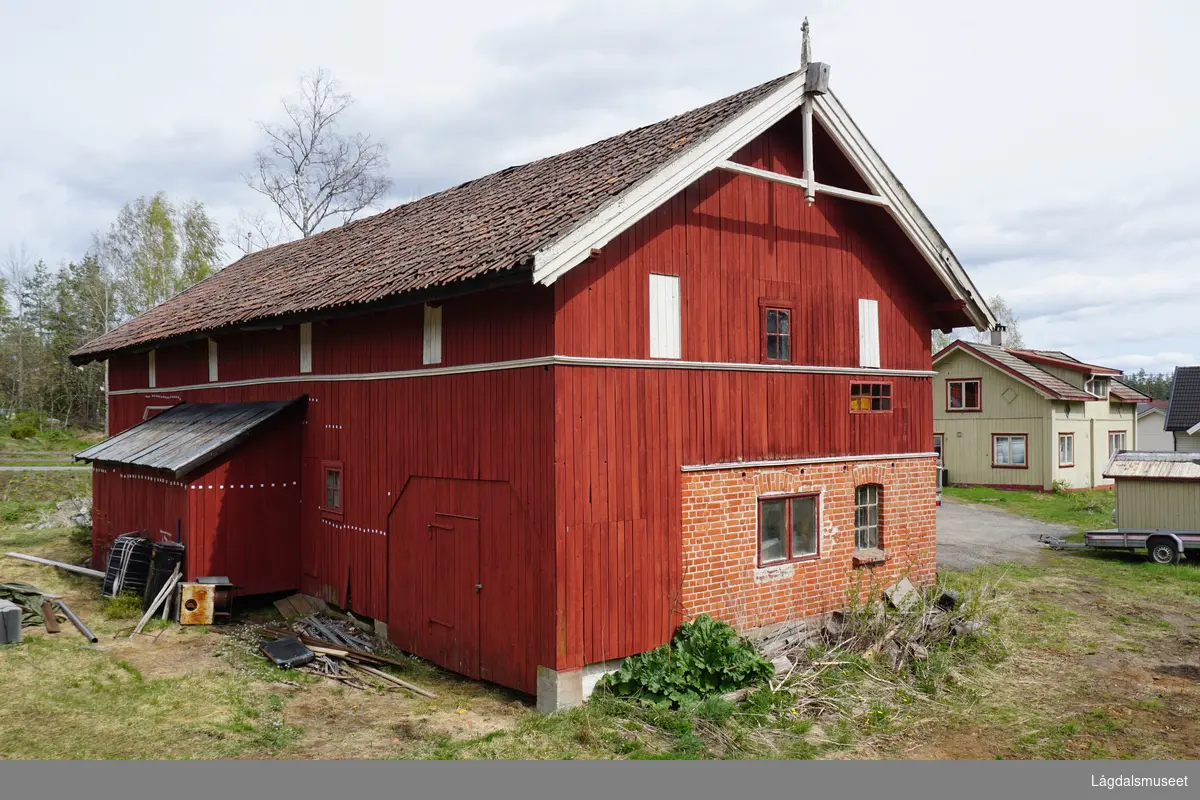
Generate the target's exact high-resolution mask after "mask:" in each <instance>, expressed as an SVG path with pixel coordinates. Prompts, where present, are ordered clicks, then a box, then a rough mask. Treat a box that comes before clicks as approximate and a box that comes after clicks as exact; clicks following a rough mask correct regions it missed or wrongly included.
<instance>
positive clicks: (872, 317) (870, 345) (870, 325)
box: [858, 298, 879, 368]
mask: <svg viewBox="0 0 1200 800" xmlns="http://www.w3.org/2000/svg"><path fill="white" fill-rule="evenodd" d="M858 365H859V366H860V367H876V368H877V367H878V366H879V301H878V300H868V299H866V298H863V299H860V300H859V301H858Z"/></svg>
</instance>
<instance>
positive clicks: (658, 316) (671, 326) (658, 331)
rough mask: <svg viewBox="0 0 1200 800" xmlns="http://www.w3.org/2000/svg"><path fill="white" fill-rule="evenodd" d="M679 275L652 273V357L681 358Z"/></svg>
mask: <svg viewBox="0 0 1200 800" xmlns="http://www.w3.org/2000/svg"><path fill="white" fill-rule="evenodd" d="M681 338H682V336H681V332H680V314H679V276H678V275H657V274H653V273H652V274H651V275H650V357H651V358H681V357H682V355H681V353H682V347H681Z"/></svg>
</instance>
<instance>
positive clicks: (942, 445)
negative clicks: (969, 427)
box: [933, 433, 946, 466]
mask: <svg viewBox="0 0 1200 800" xmlns="http://www.w3.org/2000/svg"><path fill="white" fill-rule="evenodd" d="M933 452H935V453H937V460H938V466H942V465H943V464H945V463H946V434H944V433H935V434H934V435H933Z"/></svg>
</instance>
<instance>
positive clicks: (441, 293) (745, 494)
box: [72, 63, 994, 708]
mask: <svg viewBox="0 0 1200 800" xmlns="http://www.w3.org/2000/svg"><path fill="white" fill-rule="evenodd" d="M828 74H829V73H828V68H827V67H825V66H823V65H820V64H815V63H814V64H812V65H810V66H809V67H808V68H807V69H803V70H801V71H799V72H797V73H794V74H791V75H786V76H784V77H781V78H778V79H776V80H772V81H769V82H767V83H764V84H762V85H760V86H756V87H754V88H752V89H749V90H746V91H743V92H739V93H738V94H735V95H732V96H730V97H726V98H724V99H722V100H718V101H716V102H714V103H712V104H710V105H707V106H704V107H702V108H698V109H695V110H692V111H688V112H686V113H683V114H680V115H679V116H676V117H672V118H671V119H668V120H665V121H662V122H658V123H656V124H653V125H649V126H646V127H643V128H639V129H636V130H633V131H629V132H627V133H623V134H620V135H618V136H614V137H612V138H610V139H605V140H604V141H601V142H597V143H595V144H592V145H589V146H586V147H582V148H579V149H577V150H572V151H570V152H567V153H562V154H560V155H557V156H552V157H550V158H545V159H542V160H540V161H535V162H532V163H529V164H525V165H522V166H517V167H511V168H509V169H505V170H502V171H500V172H497V173H495V174H492V175H489V176H486V177H483V178H479V179H478V180H474V181H471V182H469V183H465V184H462V185H460V186H455V187H453V188H451V189H447V190H446V191H443V192H440V193H438V194H434V195H431V196H428V197H425V198H422V199H420V200H417V201H414V202H411V203H407V204H405V205H402V206H399V207H397V208H394V209H392V210H390V211H387V212H385V213H382V214H379V215H377V216H374V217H371V218H368V219H363V220H360V221H356V222H352V223H350V224H347V225H344V226H342V227H339V228H334V229H332V230H328V231H326V232H324V233H321V234H319V235H316V236H313V237H311V238H308V239H304V240H301V241H296V242H291V243H289V244H285V245H281V246H278V247H274V248H271V249H267V250H263V251H261V252H257V253H253V254H251V255H248V256H246V257H244V258H242V259H241V260H239V261H237V262H236V263H234V264H232V265H230V266H229V267H227V268H226V269H225V270H223V271H221V272H219V273H217V274H216V275H214V276H212V277H210V278H208V279H207V280H205V281H204V282H202V283H200V284H199V285H197V286H196V287H194V288H192V289H190V290H188V291H187V292H184V293H183V294H180V295H179V296H177V297H174V298H172V299H170V300H169V301H167V302H166V303H164V304H163V305H161V306H159V307H158V308H155V309H153V310H151V311H149V312H147V313H146V314H143V315H142V316H140V317H138V318H136V319H134V320H131V321H129V322H127V323H125V324H124V325H121V326H120V327H118V328H117V329H115V330H113V331H111V332H110V333H108V334H106V335H104V336H103V337H101V338H100V339H98V340H96V341H94V342H91V343H90V344H88V345H86V346H84V347H82V348H80V349H79V350H78V351H76V352H75V353H74V354H73V355H72V359H73V360H74V361H75V362H76V363H83V362H87V361H91V360H95V359H107V360H108V363H109V411H110V416H109V419H110V426H111V430H112V431H113V432H114V433H118V434H119V433H120V432H121V431H124V430H126V429H128V428H130V427H132V426H134V425H137V424H138V423H140V422H142V420H143V419H144V418H145V417H146V415H147V414H148V413H152V412H153V411H154V410H156V409H159V408H161V407H162V406H172V405H174V404H178V403H184V404H187V405H192V404H204V405H206V406H209V407H210V408H216V409H220V408H223V407H225V404H230V403H238V404H242V403H256V404H263V403H278V402H284V401H288V402H291V401H296V402H297V406H298V409H297V412H296V413H297V415H298V416H299V417H300V419H299V421H298V422H297V423H296V424H295V427H292V428H287V427H286V423H285V422H284V423H282V424H284V425H285V427H281V428H279V429H278V431H292V432H296V434H295V436H296V438H295V439H294V440H292V439H289V440H288V441H287V442H281V443H279V444H278V445H277V444H275V443H272V442H271V441H269V440H268V439H267V438H266V437H268V436H269V435H271V434H269V433H266V432H264V433H261V434H259V435H257V436H250V437H249V438H247V440H246V441H245V443H244V444H243V445H241V446H240V447H239V448H235V449H233V450H230V451H227V452H226V453H225V454H223V456H222V459H223V460H221V461H220V462H219V464H218V465H217V466H214V467H213V469H214V470H217V471H219V470H226V471H227V473H226V474H227V475H229V476H234V475H236V476H237V477H236V478H235V477H228V478H227V479H222V478H219V477H216V476H215V475H214V477H212V478H211V480H210V479H209V478H208V477H204V478H202V479H201V478H194V479H193V478H187V479H186V480H185V479H183V478H179V477H173V476H172V474H171V473H169V472H163V471H161V470H159V471H155V470H154V468H153V467H152V466H137V465H136V464H134V465H129V466H122V465H121V463H120V462H119V461H118V462H117V463H105V462H104V460H103V459H102V458H98V463H99V464H100V465H101V466H102V467H103V469H102V470H98V471H97V473H96V520H97V523H96V524H97V530H96V537H97V542H98V543H99V542H102V541H106V537H108V536H109V535H111V534H113V533H116V532H118V531H119V530H120V529H122V528H129V529H134V528H138V529H150V530H164V531H168V532H170V531H173V530H175V529H177V528H178V527H180V526H183V528H184V529H185V530H186V531H188V532H189V533H190V532H192V531H201V530H210V531H211V530H213V528H211V527H209V528H207V529H205V528H203V526H204V525H211V523H210V522H208V521H207V520H208V517H205V516H204V515H207V514H213V513H215V514H217V515H218V516H220V515H224V514H226V513H229V514H230V516H229V517H228V518H227V520H223V522H225V523H226V524H224V527H222V528H220V530H221V531H222V532H221V533H220V534H219V535H217V536H216V538H204V537H203V536H200V538H198V539H197V541H203V542H206V543H207V544H204V545H203V546H204V547H211V548H212V549H211V550H205V551H203V554H202V555H201V556H200V558H201V559H202V565H201V566H197V565H196V564H195V563H194V562H193V563H191V564H190V565H189V568H188V569H189V575H192V574H194V573H195V572H196V571H197V570H199V571H208V570H209V569H210V566H209V565H210V564H211V565H213V566H212V569H217V568H218V567H217V565H220V567H219V569H220V570H221V571H224V572H227V573H228V575H229V577H230V578H231V579H232V580H233V581H234V582H235V583H238V584H241V585H245V586H253V587H255V588H261V589H266V588H268V587H270V588H280V589H282V588H292V587H294V588H299V589H300V590H302V591H304V592H307V593H310V594H312V595H316V596H319V597H321V598H324V599H325V600H327V601H329V602H330V603H333V604H335V605H337V606H341V607H344V608H349V609H352V610H353V611H354V612H355V613H357V614H362V615H365V616H367V617H372V618H374V619H376V620H378V621H379V624H380V625H381V626H386V630H387V634H388V636H389V637H390V638H391V640H392V641H394V642H396V643H397V644H398V645H399V646H400V647H402V648H404V649H405V650H408V651H411V652H413V653H416V654H419V655H421V656H424V657H426V658H429V659H431V660H433V661H435V662H437V663H439V664H442V665H444V666H446V667H448V668H450V669H452V670H455V671H457V672H460V673H462V674H465V675H469V676H472V677H476V678H482V679H486V680H489V681H494V682H497V683H500V684H504V685H506V686H511V687H515V688H517V689H519V690H522V691H525V692H530V693H533V692H535V691H536V692H537V693H538V695H539V705H540V706H541V707H543V708H553V707H556V706H558V705H562V704H565V703H570V702H577V701H578V700H579V699H580V698H581V697H582V696H584V695H585V694H586V692H587V691H588V689H589V687H590V686H591V684H592V683H594V680H595V677H596V676H597V675H598V674H599V673H600V672H601V671H602V670H603V669H606V668H611V666H612V663H613V662H614V660H616V659H620V658H622V657H624V656H627V655H630V654H632V653H638V652H641V651H645V650H648V649H650V648H653V647H655V646H656V645H659V644H661V643H663V642H664V641H666V640H667V639H668V638H669V637H670V635H671V633H672V631H673V629H674V628H675V626H676V625H677V624H678V623H679V621H680V620H681V619H684V618H687V617H690V616H692V615H695V614H698V613H701V612H708V613H711V614H714V615H716V616H718V617H722V618H724V619H727V620H730V621H731V622H733V623H735V624H737V625H739V626H741V627H743V628H753V627H756V626H762V625H767V624H772V623H776V622H780V621H783V620H787V619H791V618H796V617H803V616H807V615H811V614H817V613H820V612H824V611H828V610H830V609H834V608H837V607H838V606H840V605H842V604H843V603H844V601H845V598H846V591H847V588H848V587H849V586H851V585H859V586H864V587H865V586H870V585H880V584H883V583H890V582H891V581H893V580H895V579H896V578H897V577H899V576H900V575H902V574H908V575H909V576H910V577H911V578H913V579H914V580H916V581H929V580H931V579H932V578H933V574H934V566H935V563H934V542H935V534H934V528H935V522H934V505H935V456H934V454H933V452H932V436H933V430H932V419H931V413H930V409H931V408H932V399H931V384H932V375H933V373H932V371H931V354H930V335H929V333H930V329H931V328H950V327H952V326H963V325H975V326H977V327H980V328H983V327H987V326H989V325H991V324H993V322H994V320H993V319H992V317H991V314H990V312H989V310H988V309H987V307H986V305H985V304H984V303H983V302H982V301H981V299H980V297H979V294H978V292H977V291H976V289H975V288H974V286H973V285H972V283H971V281H970V279H969V278H968V277H967V275H966V274H965V272H964V271H963V269H962V267H961V266H960V265H959V263H958V261H957V260H956V259H955V257H954V255H953V253H952V252H951V251H950V249H949V247H947V245H946V243H945V241H943V239H942V238H941V237H940V236H939V235H938V233H937V231H936V230H935V229H934V228H933V226H932V224H931V223H930V222H929V220H928V219H927V218H926V217H925V215H924V214H923V213H922V212H921V210H920V209H919V208H918V207H917V206H916V204H915V203H914V202H913V200H912V198H911V197H910V196H909V195H908V193H907V192H906V191H905V189H904V187H903V186H902V185H901V184H900V182H899V181H898V180H897V179H896V177H895V176H894V175H893V174H892V173H891V171H890V170H889V169H888V167H887V166H886V164H884V162H883V160H882V159H881V158H880V157H879V155H878V154H877V153H876V152H875V150H874V149H873V148H872V147H871V145H870V144H869V143H868V142H867V140H866V138H865V137H864V136H863V134H862V133H861V131H859V129H858V127H857V126H856V125H855V124H854V121H853V120H852V119H851V118H850V116H849V115H848V114H847V113H846V111H845V109H844V108H843V107H842V105H841V103H840V102H839V101H838V100H837V98H836V97H835V96H834V95H833V94H832V93H831V92H829V91H828V89H827V80H828ZM300 398H305V399H303V400H300ZM210 404H212V405H210ZM184 407H185V408H186V406H184ZM279 435H280V436H281V437H284V438H286V437H288V436H291V435H292V434H291V433H290V432H289V433H287V434H284V433H279ZM260 436H261V437H262V438H259V437H260ZM293 442H296V443H297V444H296V446H292V443H293ZM129 470H137V474H138V476H139V477H140V478H142V479H143V482H142V483H140V484H138V483H136V482H134V481H132V480H131V478H130V477H125V478H117V477H114V476H118V475H124V474H126V471H129ZM243 470H245V471H246V472H247V474H248V475H254V476H257V477H251V478H247V483H249V482H251V481H253V482H257V483H259V484H260V489H259V490H258V494H257V495H256V494H255V493H254V491H252V490H249V489H247V490H243V489H242V488H241V486H242V483H243V481H242V479H241V477H240V475H241V472H242V471H243ZM268 474H270V475H271V476H279V480H280V481H284V482H290V481H292V480H293V478H294V477H295V476H297V475H298V476H299V477H298V494H295V493H294V492H293V493H289V491H279V492H278V493H268V492H267V490H266V488H265V484H266V483H269V482H270V481H268V480H267V475H268ZM155 476H157V477H155ZM118 481H124V485H121V486H119V487H118V486H115V485H114V484H117V482H118ZM185 482H186V483H187V486H188V487H190V488H184V487H183V486H181V485H180V484H181V483H185ZM198 482H202V484H203V486H204V487H205V488H204V489H199V488H195V487H194V484H196V483H198ZM235 482H236V484H237V486H238V488H237V489H233V488H231V487H232V486H233V484H234V483H235ZM210 485H212V486H221V485H224V486H225V487H226V488H225V489H224V490H220V489H211V490H210V489H209V488H208V487H209V486H210ZM222 491H223V494H221V492H222ZM243 491H244V492H245V494H243ZM210 492H211V494H210ZM185 498H186V499H185ZM239 503H243V504H246V505H244V506H239V508H240V509H241V510H239V511H236V512H232V511H231V512H226V508H229V507H230V506H231V505H232V506H236V505H237V504H239ZM197 504H199V505H200V506H203V508H204V510H203V511H200V510H198V508H197ZM173 517H174V519H173ZM200 517H202V518H203V519H204V520H205V521H203V522H197V521H196V520H197V519H198V518H200ZM268 520H269V521H272V524H273V522H274V521H277V520H289V521H290V522H289V527H288V529H287V530H282V529H280V530H276V531H274V532H272V533H270V534H269V535H267V536H266V537H264V535H263V525H264V524H267V521H268ZM110 521H111V522H110ZM197 525H199V526H201V527H196V526H197ZM98 549H101V548H100V547H99V546H98ZM223 551H224V552H223ZM297 554H298V558H297ZM194 556H195V554H189V556H188V557H189V558H194ZM276 561H278V564H276ZM278 565H287V569H288V570H290V573H289V574H288V575H287V576H286V577H287V579H286V580H284V579H283V577H284V576H283V575H282V574H281V573H280V574H277V573H276V572H274V570H275V569H276V567H277V566H278ZM268 573H269V577H268Z"/></svg>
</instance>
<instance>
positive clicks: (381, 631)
mask: <svg viewBox="0 0 1200 800" xmlns="http://www.w3.org/2000/svg"><path fill="white" fill-rule="evenodd" d="M375 636H376V637H378V638H379V639H381V640H383V641H385V642H386V641H388V636H387V623H386V622H384V621H383V620H381V619H377V620H375Z"/></svg>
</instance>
